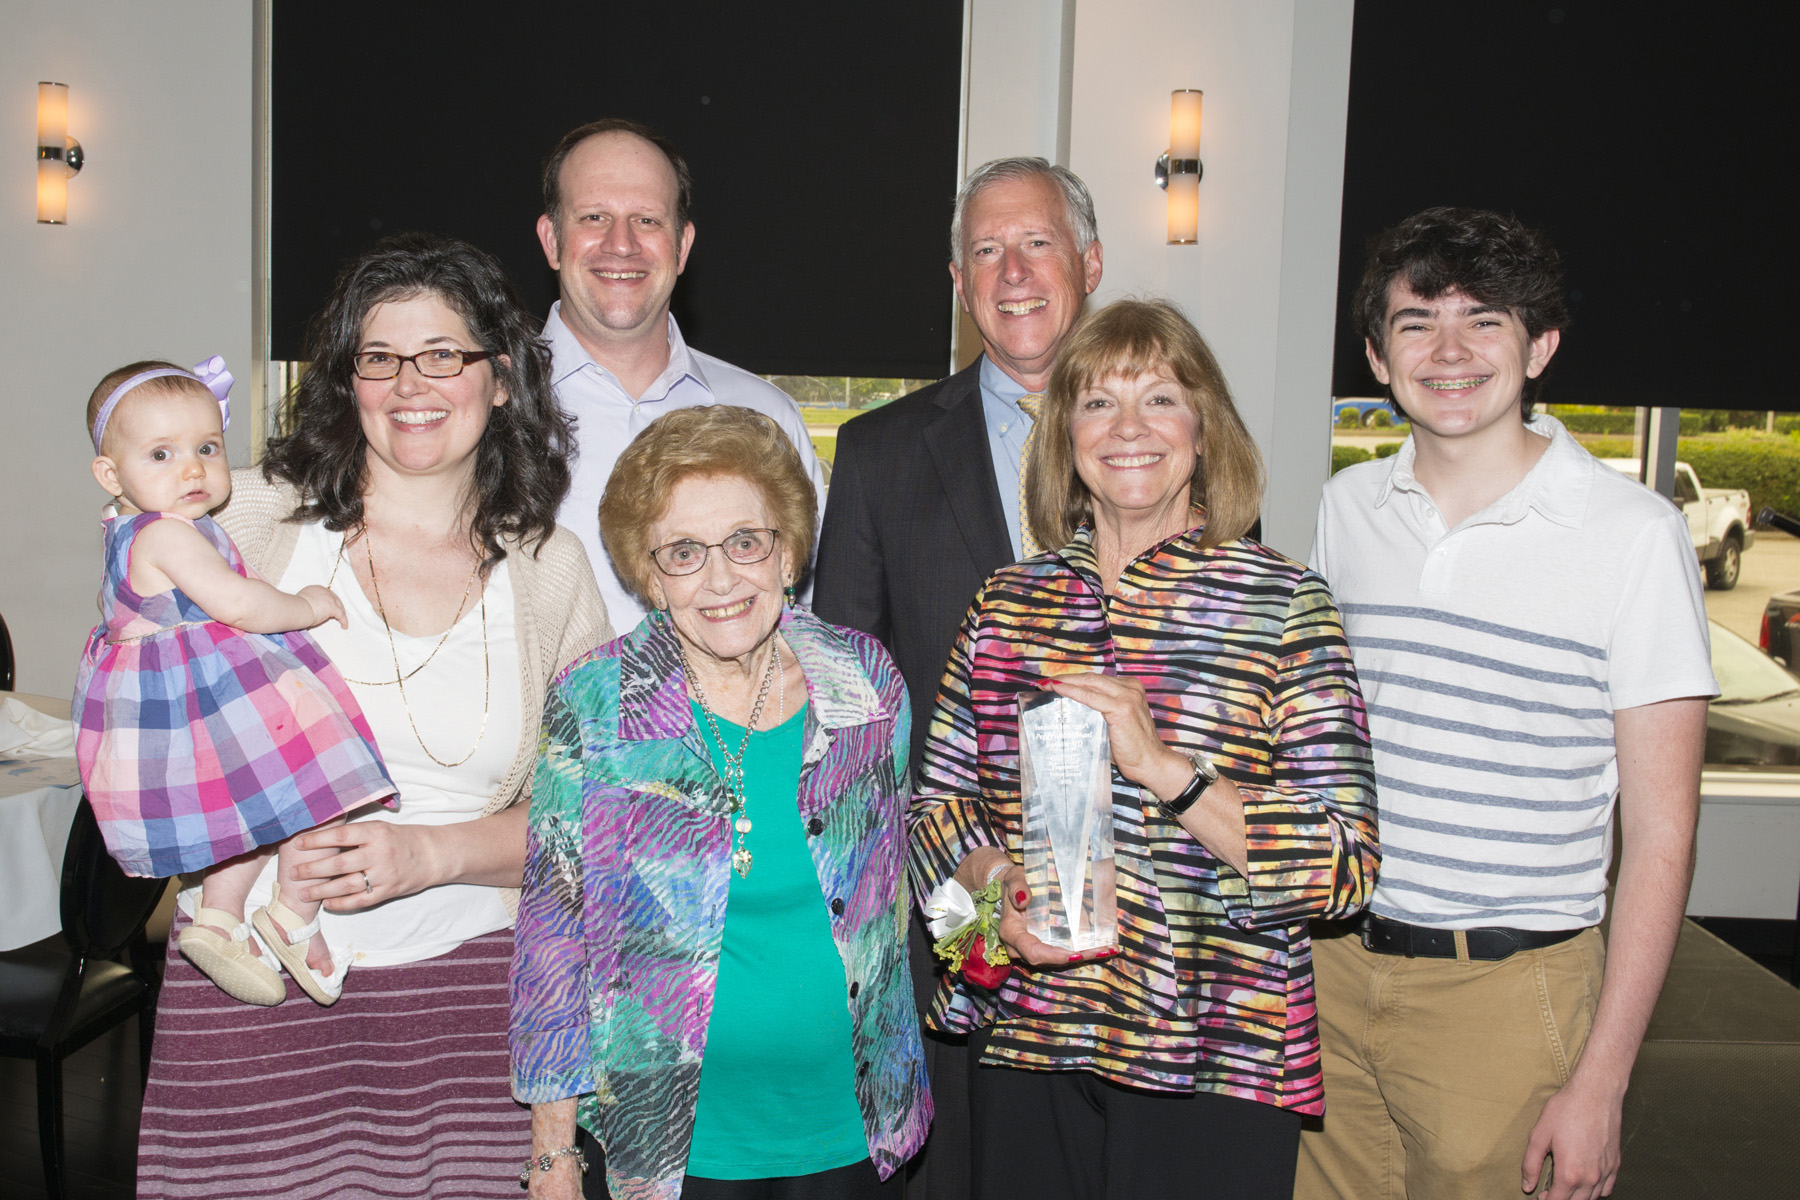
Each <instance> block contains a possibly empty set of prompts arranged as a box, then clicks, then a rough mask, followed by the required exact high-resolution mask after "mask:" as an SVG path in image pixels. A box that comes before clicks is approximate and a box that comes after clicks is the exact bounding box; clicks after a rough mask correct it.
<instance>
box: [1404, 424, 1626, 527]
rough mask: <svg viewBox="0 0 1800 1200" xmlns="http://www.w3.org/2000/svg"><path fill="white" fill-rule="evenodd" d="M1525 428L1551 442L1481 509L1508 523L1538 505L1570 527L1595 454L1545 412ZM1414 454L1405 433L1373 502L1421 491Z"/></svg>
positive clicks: (1580, 515)
mask: <svg viewBox="0 0 1800 1200" xmlns="http://www.w3.org/2000/svg"><path fill="white" fill-rule="evenodd" d="M1525 428H1527V429H1529V430H1531V432H1533V433H1535V434H1539V435H1541V436H1543V437H1547V438H1549V439H1550V445H1549V447H1548V448H1546V449H1545V451H1544V453H1543V455H1542V456H1541V457H1540V458H1539V459H1538V460H1537V462H1536V464H1535V465H1533V466H1532V468H1531V470H1529V471H1527V472H1526V473H1525V478H1523V479H1521V480H1520V481H1519V482H1518V484H1517V485H1516V486H1515V487H1514V488H1513V489H1512V491H1510V492H1508V493H1506V495H1504V496H1502V497H1500V499H1498V500H1496V501H1494V503H1492V504H1490V505H1489V506H1488V507H1487V508H1486V509H1485V510H1483V512H1482V513H1481V514H1480V515H1481V516H1483V517H1484V518H1485V519H1486V520H1487V521H1489V522H1492V523H1494V524H1501V525H1510V524H1512V523H1513V522H1515V521H1517V520H1519V519H1520V518H1522V517H1523V516H1524V515H1525V514H1526V512H1528V511H1530V510H1532V509H1536V510H1537V512H1538V514H1539V515H1540V516H1542V517H1544V518H1545V519H1546V520H1549V521H1554V522H1556V523H1557V524H1558V525H1566V526H1568V527H1569V528H1571V529H1578V528H1580V526H1581V522H1582V521H1583V520H1584V519H1585V518H1586V516H1587V505H1588V497H1589V495H1590V494H1592V492H1593V489H1594V467H1595V463H1594V457H1593V455H1591V454H1589V453H1588V452H1587V450H1586V449H1585V448H1584V447H1583V446H1582V445H1581V443H1580V442H1577V441H1576V440H1575V439H1574V438H1573V437H1571V436H1570V434H1569V431H1568V430H1567V429H1565V428H1564V427H1563V423H1562V422H1561V421H1558V420H1557V419H1556V418H1555V417H1553V416H1551V415H1550V414H1549V413H1538V414H1536V415H1535V416H1533V417H1532V418H1531V420H1530V421H1528V422H1526V424H1525ZM1417 456H1418V451H1417V447H1416V446H1415V444H1414V442H1413V438H1412V435H1410V434H1408V435H1407V438H1406V442H1405V443H1404V444H1403V445H1402V446H1401V447H1400V452H1399V453H1398V454H1396V455H1394V465H1393V466H1391V467H1390V468H1388V474H1387V478H1386V479H1384V480H1382V482H1381V486H1380V487H1379V488H1377V489H1376V491H1375V507H1377V508H1380V507H1381V506H1382V505H1383V504H1386V503H1387V501H1388V497H1390V496H1391V495H1393V494H1394V493H1395V492H1397V491H1399V492H1419V493H1421V494H1423V492H1424V490H1425V489H1424V488H1422V487H1420V486H1419V481H1418V479H1417V477H1416V476H1414V474H1413V462H1414V460H1415V459H1416V458H1417Z"/></svg>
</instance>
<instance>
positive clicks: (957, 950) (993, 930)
mask: <svg viewBox="0 0 1800 1200" xmlns="http://www.w3.org/2000/svg"><path fill="white" fill-rule="evenodd" d="M1006 865H1010V864H1004V865H1002V866H1000V867H998V868H996V869H995V871H994V872H993V874H991V875H989V876H988V881H987V883H986V884H985V885H984V886H983V887H982V888H981V889H980V890H979V891H977V892H975V893H974V894H973V895H970V893H969V889H967V888H965V887H964V886H963V885H962V884H960V883H958V882H957V881H956V880H955V879H954V878H951V879H946V880H944V882H943V883H940V884H939V885H938V886H937V890H935V891H933V892H932V893H931V896H930V898H929V899H928V900H926V902H925V918H926V920H927V921H928V922H929V924H930V928H931V936H932V937H934V938H936V939H937V941H936V942H935V943H934V944H933V945H932V950H933V952H934V953H936V954H937V956H938V957H939V958H941V959H943V960H944V961H945V962H947V963H949V964H950V969H951V970H952V971H959V972H961V973H962V977H963V978H964V979H965V980H967V981H968V982H970V983H972V984H974V985H975V986H977V987H983V988H997V987H999V986H1000V985H1001V984H1002V983H1005V982H1006V977H1007V976H1008V975H1010V974H1012V958H1011V957H1010V956H1009V955H1008V954H1007V953H1006V947H1005V946H1004V945H1002V944H1001V942H1000V898H1001V896H1002V895H1003V885H1002V884H1001V882H1000V876H1001V875H1002V874H1003V873H1004V871H1005V867H1006Z"/></svg>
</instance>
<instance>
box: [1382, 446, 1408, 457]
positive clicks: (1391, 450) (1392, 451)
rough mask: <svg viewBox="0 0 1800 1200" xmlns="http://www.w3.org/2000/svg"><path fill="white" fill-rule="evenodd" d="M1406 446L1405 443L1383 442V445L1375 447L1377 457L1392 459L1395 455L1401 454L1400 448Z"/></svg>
mask: <svg viewBox="0 0 1800 1200" xmlns="http://www.w3.org/2000/svg"><path fill="white" fill-rule="evenodd" d="M1405 444H1406V443H1405V442H1383V443H1381V445H1379V446H1377V447H1375V457H1376V458H1392V457H1394V455H1396V454H1398V453H1400V447H1402V446H1404V445H1405Z"/></svg>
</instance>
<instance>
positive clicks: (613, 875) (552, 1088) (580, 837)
mask: <svg viewBox="0 0 1800 1200" xmlns="http://www.w3.org/2000/svg"><path fill="white" fill-rule="evenodd" d="M781 631H782V634H783V636H784V637H785V639H786V641H787V644H788V645H789V646H790V647H791V648H792V649H793V652H794V656H795V658H796V659H798V660H799V663H800V668H801V670H802V671H803V672H804V673H805V675H806V683H807V692H808V698H809V701H810V706H809V709H808V712H807V717H806V730H805V735H804V736H805V746H806V750H805V754H804V760H803V766H802V769H801V775H800V794H799V798H798V811H797V813H796V815H795V819H796V820H798V821H802V822H804V823H805V827H806V830H807V833H808V835H809V837H808V841H809V843H810V845H811V847H812V855H813V862H814V864H815V865H816V866H817V868H818V873H819V884H820V898H819V903H820V905H821V906H822V907H824V908H825V910H826V911H827V913H828V914H829V917H830V923H831V932H832V938H833V940H834V941H835V942H836V943H837V949H838V953H839V955H840V956H841V957H842V959H843V962H844V989H845V998H844V1004H845V1006H846V1007H847V1008H848V1009H849V1011H850V1018H851V1030H852V1036H851V1045H850V1050H851V1053H852V1054H853V1056H854V1058H855V1062H856V1098H857V1102H858V1103H859V1104H860V1105H861V1107H862V1113H863V1124H864V1128H865V1131H866V1133H867V1135H868V1140H869V1154H870V1157H871V1158H872V1159H873V1160H874V1162H875V1166H876V1169H877V1170H878V1171H879V1172H880V1173H881V1175H882V1177H883V1178H886V1177H887V1176H888V1175H890V1174H892V1173H893V1172H894V1171H895V1170H896V1169H897V1168H898V1167H899V1166H900V1164H902V1163H904V1162H905V1161H906V1160H907V1158H909V1157H911V1155H912V1154H913V1152H914V1151H916V1150H917V1149H918V1147H919V1145H920V1143H922V1142H923V1141H924V1139H925V1132H926V1129H927V1128H928V1126H929V1125H930V1122H931V1096H930V1093H929V1091H928V1090H927V1088H926V1082H925V1062H924V1048H923V1044H922V1042H921V1041H920V1037H919V1024H918V1015H917V1011H916V1008H915V1005H914V1000H913V994H912V985H911V982H910V979H909V977H908V974H907V968H906V920H907V899H906V891H905V887H904V870H905V859H906V833H905V804H906V782H907V755H908V753H909V750H908V747H909V745H910V741H909V739H910V736H911V718H910V715H909V709H908V707H907V698H906V685H905V683H904V681H903V680H902V679H901V678H900V673H899V672H898V671H897V670H895V668H894V664H893V662H892V660H890V659H889V658H888V655H887V651H885V650H883V649H882V648H881V645H880V644H879V643H878V642H876V641H875V640H874V639H873V638H870V637H868V636H866V635H864V634H861V633H856V632H854V631H852V630H847V629H839V628H836V627H835V626H831V625H827V624H825V623H824V622H823V621H820V620H819V619H818V618H816V617H814V616H812V615H811V614H810V613H808V612H805V611H803V610H789V611H788V612H787V613H786V614H785V615H784V616H783V617H782V625H781ZM730 853H731V821H730V807H729V798H728V794H727V792H726V790H725V786H724V784H723V783H722V782H721V781H720V779H719V777H718V774H717V773H716V771H715V770H714V767H713V760H712V758H711V756H710V755H709V754H708V753H707V751H706V748H705V746H704V743H703V742H702V741H701V739H700V736H699V733H698V730H697V729H696V728H695V726H694V720H693V715H692V711H691V710H690V709H689V707H688V696H687V684H686V679H685V676H684V673H683V670H682V665H681V657H680V654H679V652H678V650H677V647H676V643H675V640H674V634H673V632H672V630H671V626H670V624H669V622H668V620H667V619H666V618H662V617H658V616H654V615H653V616H652V617H650V618H649V619H647V620H645V621H644V622H643V623H641V624H640V625H639V626H638V627H637V628H636V629H635V630H633V631H632V632H631V633H629V634H627V635H626V636H624V637H622V638H619V639H618V640H616V641H613V642H610V643H608V644H607V645H605V646H602V647H600V648H599V649H598V650H595V651H593V652H592V653H591V654H589V655H587V656H586V657H584V658H581V659H578V660H576V661H575V662H574V663H573V664H572V665H571V666H570V667H569V668H568V669H567V670H566V671H564V672H563V673H562V674H561V675H560V676H558V677H557V679H556V681H555V682H554V683H553V684H552V685H551V688H550V696H549V699H548V700H547V701H546V703H545V706H544V729H543V746H542V753H541V757H540V759H539V763H538V769H537V775H536V777H535V778H534V780H533V783H532V796H531V826H530V833H529V836H528V841H527V851H526V862H525V890H524V895H523V897H522V898H521V900H520V903H519V922H518V927H517V943H516V949H515V951H514V957H513V1007H512V1023H511V1031H510V1043H511V1050H512V1074H513V1094H514V1096H516V1097H517V1098H518V1099H519V1100H520V1101H522V1102H525V1103H528V1104H535V1103H542V1102H546V1101H551V1100H561V1099H565V1098H567V1097H570V1096H579V1097H580V1102H579V1103H578V1105H577V1119H578V1120H579V1121H580V1123H581V1124H582V1125H583V1126H584V1127H586V1128H587V1129H589V1130H591V1131H592V1132H594V1133H595V1134H596V1135H597V1136H598V1137H599V1139H600V1143H601V1145H602V1146H603V1147H604V1149H605V1153H606V1171H607V1186H608V1188H609V1190H610V1191H611V1193H612V1195H613V1197H614V1198H615V1200H630V1198H635V1197H667V1198H668V1200H674V1198H675V1197H677V1196H679V1194H680V1192H681V1185H682V1180H683V1178H684V1175H685V1171H686V1167H687V1156H688V1146H689V1143H690V1141H691V1139H692V1136H693V1128H694V1106H695V1103H696V1100H697V1098H698V1095H699V1083H700V1065H701V1060H702V1058H703V1057H704V1055H705V1053H706V1030H707V1022H708V1019H709V1018H710V1016H711V1011H712V998H713V989H714V987H715V986H716V984H717V982H718V972H719V947H720V941H721V938H722V937H723V934H724V928H725V920H726V912H725V900H726V895H727V885H728V880H729V876H730V870H731V868H730V865H729V862H730ZM794 1034H795V1036H796V1037H805V1036H806V1035H807V1031H806V1030H803V1029H797V1030H795V1031H794Z"/></svg>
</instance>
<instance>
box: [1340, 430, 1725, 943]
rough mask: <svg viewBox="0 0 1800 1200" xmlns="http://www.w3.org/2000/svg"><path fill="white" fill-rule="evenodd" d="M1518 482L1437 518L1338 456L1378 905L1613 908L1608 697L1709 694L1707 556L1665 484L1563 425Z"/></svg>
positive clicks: (1408, 478) (1449, 918) (1513, 910)
mask: <svg viewBox="0 0 1800 1200" xmlns="http://www.w3.org/2000/svg"><path fill="white" fill-rule="evenodd" d="M1530 428H1531V430H1532V431H1533V432H1534V433H1539V434H1543V435H1545V436H1548V437H1549V438H1550V439H1551V444H1550V446H1549V448H1548V449H1547V450H1546V451H1545V452H1544V455H1543V457H1542V458H1541V459H1540V460H1539V461H1538V463H1537V465H1536V466H1535V467H1533V468H1532V469H1531V471H1530V472H1529V473H1528V474H1527V475H1526V476H1525V478H1524V479H1523V480H1521V481H1520V483H1519V485H1518V486H1517V487H1516V488H1514V489H1513V490H1512V491H1511V492H1509V493H1507V494H1506V495H1505V496H1503V497H1501V498H1500V499H1499V500H1497V501H1495V502H1494V503H1493V504H1492V505H1491V506H1489V507H1488V508H1486V509H1484V510H1483V511H1481V512H1479V513H1476V514H1475V515H1474V516H1472V517H1470V518H1468V519H1467V520H1466V521H1464V522H1463V523H1462V524H1460V525H1458V526H1457V527H1456V528H1455V529H1449V530H1447V529H1445V528H1444V522H1443V518H1442V517H1440V516H1439V515H1438V512H1437V509H1436V507H1435V506H1434V505H1433V504H1432V501H1431V497H1430V496H1429V495H1427V494H1426V492H1425V489H1424V488H1422V487H1421V486H1420V485H1419V483H1418V481H1417V480H1416V479H1414V478H1413V459H1414V445H1413V441H1412V439H1411V438H1410V437H1409V438H1408V439H1407V441H1406V444H1405V445H1404V446H1402V447H1401V450H1400V452H1399V453H1398V454H1396V455H1395V456H1394V457H1393V458H1392V459H1389V460H1378V461H1375V462H1369V463H1360V464H1358V465H1356V466H1353V467H1349V468H1347V469H1345V470H1343V471H1340V472H1339V473H1338V474H1337V475H1336V476H1334V477H1333V478H1332V480H1331V481H1330V482H1329V483H1328V484H1327V485H1326V487H1325V496H1324V499H1323V500H1322V501H1321V503H1320V505H1319V524H1318V529H1317V531H1316V532H1315V534H1314V542H1313V550H1312V559H1311V565H1312V567H1313V568H1314V569H1315V570H1317V571H1318V572H1319V573H1320V574H1322V575H1324V576H1325V578H1326V579H1327V580H1328V581H1329V582H1330V584H1331V589H1332V592H1333V594H1334V595H1335V596H1336V597H1337V601H1338V604H1339V605H1340V606H1341V608H1342V609H1343V613H1344V629H1345V633H1346V635H1347V636H1348V638H1349V641H1350V649H1351V651H1352V653H1353V655H1354V656H1355V660H1356V673H1357V677H1358V679H1359V680H1360V681H1361V683H1362V691H1363V698H1364V700H1365V702H1366V703H1367V706H1368V713H1369V732H1370V736H1371V738H1372V740H1373V742H1374V748H1375V775H1376V782H1377V788H1378V795H1379V807H1380V821H1381V851H1382V860H1381V874H1380V877H1379V879H1378V880H1377V883H1376V887H1375V894H1374V898H1373V901H1372V903H1371V905H1370V907H1371V908H1372V909H1373V910H1374V911H1375V912H1376V913H1377V914H1379V915H1381V916H1384V917H1388V918H1390V919H1393V920H1398V921H1408V922H1411V923H1413V924H1418V925H1433V926H1438V927H1442V928H1447V929H1469V928H1475V927H1479V926H1496V925H1497V926H1504V927H1509V928H1514V929H1572V928H1579V927H1582V926H1587V925H1593V924H1595V923H1597V922H1598V921H1599V920H1600V917H1601V915H1602V913H1603V912H1604V910H1605V893H1606V870H1607V866H1608V864H1609V862H1610V861H1611V858H1612V843H1611V837H1612V834H1611V817H1612V806H1613V801H1614V799H1615V798H1616V797H1617V795H1618V790H1619V767H1618V754H1617V750H1616V748H1615V745H1614V740H1613V713H1614V712H1615V711H1617V710H1618V709H1621V708H1635V707H1637V706H1639V705H1644V704H1654V703H1656V702H1657V701H1660V700H1672V699H1676V698H1679V697H1684V696H1714V695H1717V694H1718V690H1719V689H1718V686H1717V685H1716V684H1715V683H1714V681H1713V674H1712V668H1711V665H1710V659H1709V650H1708V642H1707V628H1706V608H1705V604H1704V602H1703V600H1702V598H1701V590H1700V572H1699V565H1698V563H1697V562H1696V560H1695V557H1694V548H1693V544H1692V542H1691V541H1690V539H1689V537H1688V528H1687V522H1686V520H1685V519H1684V518H1683V517H1682V515H1681V514H1680V513H1679V512H1677V511H1676V510H1675V508H1674V506H1673V505H1671V504H1670V503H1669V502H1668V501H1667V500H1665V499H1664V498H1663V497H1661V496H1659V495H1657V494H1656V493H1655V492H1652V491H1650V490H1649V489H1648V488H1645V487H1644V486H1642V485H1641V484H1639V483H1637V482H1636V481H1635V480H1632V479H1628V478H1626V477H1625V476H1623V475H1620V474H1619V473H1618V472H1616V471H1612V470H1609V469H1607V468H1606V467H1604V466H1601V465H1600V464H1599V462H1598V461H1596V460H1595V459H1594V458H1593V457H1592V456H1591V455H1589V454H1588V452H1587V451H1586V450H1584V449H1582V447H1581V446H1580V444H1578V443H1577V442H1576V441H1575V440H1574V439H1573V438H1571V437H1570V436H1569V435H1568V432H1567V431H1566V430H1564V429H1563V427H1562V424H1561V423H1560V422H1558V421H1557V420H1555V419H1554V418H1552V417H1549V416H1543V415H1540V416H1537V417H1535V418H1534V419H1533V420H1532V422H1531V425H1530Z"/></svg>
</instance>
